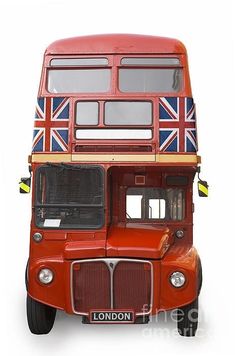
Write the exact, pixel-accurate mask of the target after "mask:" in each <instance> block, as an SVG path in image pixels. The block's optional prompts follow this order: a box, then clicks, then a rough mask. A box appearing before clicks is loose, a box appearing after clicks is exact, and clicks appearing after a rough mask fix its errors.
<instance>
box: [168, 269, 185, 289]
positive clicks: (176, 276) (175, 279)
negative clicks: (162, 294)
mask: <svg viewBox="0 0 235 356" xmlns="http://www.w3.org/2000/svg"><path fill="white" fill-rule="evenodd" d="M170 281H171V284H172V285H173V287H175V288H180V287H182V286H183V285H184V284H185V281H186V278H185V275H184V274H183V273H182V272H174V273H172V275H171V276H170Z"/></svg>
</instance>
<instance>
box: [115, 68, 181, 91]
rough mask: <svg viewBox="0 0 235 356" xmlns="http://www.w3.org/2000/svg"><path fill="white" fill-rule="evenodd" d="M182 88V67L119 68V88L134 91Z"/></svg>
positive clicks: (175, 89) (177, 89)
mask: <svg viewBox="0 0 235 356" xmlns="http://www.w3.org/2000/svg"><path fill="white" fill-rule="evenodd" d="M181 88H182V69H180V68H128V69H124V68H121V69H119V89H120V91H122V92H132V93H168V92H169V93H175V92H178V91H180V90H181Z"/></svg>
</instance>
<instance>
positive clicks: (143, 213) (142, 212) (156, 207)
mask: <svg viewBox="0 0 235 356" xmlns="http://www.w3.org/2000/svg"><path fill="white" fill-rule="evenodd" d="M184 217H185V194H184V191H183V190H182V189H179V188H169V189H163V188H148V187H146V188H140V187H138V188H137V187H130V188H128V189H127V193H126V218H127V219H128V220H131V219H142V220H151V219H157V220H163V219H165V220H179V221H180V220H183V219H184Z"/></svg>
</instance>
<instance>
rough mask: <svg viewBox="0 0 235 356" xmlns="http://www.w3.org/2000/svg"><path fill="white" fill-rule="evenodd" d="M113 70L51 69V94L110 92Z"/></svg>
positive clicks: (49, 84) (49, 79)
mask: <svg viewBox="0 0 235 356" xmlns="http://www.w3.org/2000/svg"><path fill="white" fill-rule="evenodd" d="M110 82H111V70H110V69H108V68H105V69H103V68H102V69H93V68H90V69H83V68H81V69H51V70H49V71H48V84H47V87H48V91H49V92H50V93H105V92H108V91H109V90H110Z"/></svg>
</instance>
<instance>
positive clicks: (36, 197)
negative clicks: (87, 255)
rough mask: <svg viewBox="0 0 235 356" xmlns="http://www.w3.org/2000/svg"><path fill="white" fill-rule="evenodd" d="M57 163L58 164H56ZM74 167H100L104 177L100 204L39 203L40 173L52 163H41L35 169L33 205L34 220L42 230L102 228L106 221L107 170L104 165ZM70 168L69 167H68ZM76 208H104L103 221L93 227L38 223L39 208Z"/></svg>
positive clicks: (102, 177)
mask: <svg viewBox="0 0 235 356" xmlns="http://www.w3.org/2000/svg"><path fill="white" fill-rule="evenodd" d="M55 165H56V164H55ZM73 166H74V167H76V166H77V167H78V166H79V167H81V169H98V170H99V171H100V174H101V179H102V193H103V194H102V200H101V203H100V204H92V206H91V205H87V204H71V205H69V204H40V203H38V193H37V184H38V179H39V174H40V170H41V169H43V168H45V167H50V165H46V164H43V165H40V166H38V167H37V168H36V170H35V175H34V176H35V178H34V184H33V205H32V209H33V213H34V214H33V222H34V224H35V226H36V227H37V228H40V229H42V230H44V229H45V230H100V229H101V228H102V227H103V226H104V224H105V221H106V213H105V205H106V194H105V170H104V167H102V166H100V165H92V164H91V165H85V164H74V165H73ZM58 168H59V164H58ZM68 169H69V168H68ZM59 207H61V208H74V207H78V208H79V207H80V208H84V209H86V208H88V209H89V208H90V209H94V208H97V209H102V210H103V212H102V221H101V223H100V224H99V225H97V226H96V227H91V226H89V225H87V226H86V227H80V226H77V227H71V226H70V227H64V226H61V227H60V226H58V227H50V226H41V225H39V224H37V218H36V210H37V209H38V208H59Z"/></svg>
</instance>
